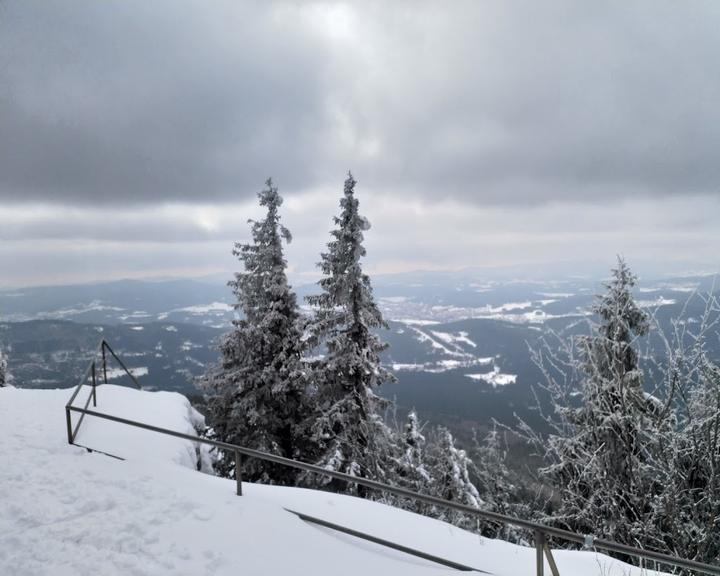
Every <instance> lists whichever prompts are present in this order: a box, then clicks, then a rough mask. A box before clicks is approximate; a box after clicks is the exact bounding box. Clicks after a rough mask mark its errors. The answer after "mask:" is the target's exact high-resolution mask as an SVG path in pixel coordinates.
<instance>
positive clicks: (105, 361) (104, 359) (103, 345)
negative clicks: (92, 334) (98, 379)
mask: <svg viewBox="0 0 720 576" xmlns="http://www.w3.org/2000/svg"><path fill="white" fill-rule="evenodd" d="M105 346H107V344H106V343H105V340H103V341H102V344H101V345H100V348H101V349H102V360H103V383H104V384H107V357H106V356H105Z"/></svg>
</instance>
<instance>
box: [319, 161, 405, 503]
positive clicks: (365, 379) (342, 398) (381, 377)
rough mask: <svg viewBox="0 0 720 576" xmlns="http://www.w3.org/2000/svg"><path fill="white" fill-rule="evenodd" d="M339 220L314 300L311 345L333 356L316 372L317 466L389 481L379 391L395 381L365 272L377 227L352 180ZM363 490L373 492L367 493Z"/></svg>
mask: <svg viewBox="0 0 720 576" xmlns="http://www.w3.org/2000/svg"><path fill="white" fill-rule="evenodd" d="M334 222H335V226H336V228H335V229H334V230H333V231H332V232H331V234H332V240H331V241H330V242H329V243H328V250H327V252H325V253H323V254H322V255H321V261H320V263H319V267H320V269H321V270H322V273H323V278H322V279H321V280H320V281H319V286H320V288H321V292H320V294H317V295H313V296H309V297H308V298H307V301H308V303H309V304H311V305H312V306H313V307H314V317H313V319H312V321H311V323H310V327H309V334H310V342H311V343H312V344H313V345H317V346H323V347H324V349H325V351H326V354H325V355H324V357H323V358H322V359H321V360H318V361H316V362H315V365H314V370H313V375H314V376H313V377H314V380H315V382H314V384H315V386H316V387H317V401H318V409H319V414H318V417H317V419H316V421H315V423H314V425H313V438H314V440H315V441H316V442H317V443H318V444H320V445H321V446H322V450H321V454H320V457H319V458H318V459H317V463H318V464H319V465H321V466H324V467H326V468H328V469H332V470H336V471H341V472H346V473H348V474H352V475H354V476H360V477H364V478H372V479H376V480H387V479H388V474H389V470H388V466H389V464H388V462H387V459H386V458H385V455H387V454H388V453H390V452H391V449H390V447H389V443H391V440H392V438H391V436H392V435H391V431H390V429H389V428H388V427H387V426H386V425H385V423H384V421H383V419H382V418H381V417H380V415H379V412H380V411H381V409H382V407H383V405H384V404H385V403H384V402H383V401H382V400H381V399H380V398H379V397H378V396H377V395H376V394H375V389H377V387H378V386H380V385H381V384H382V383H383V382H387V381H391V380H392V379H393V377H392V375H391V374H390V372H389V371H388V370H386V369H385V368H384V367H383V366H382V364H381V362H380V353H381V352H382V351H383V350H384V349H385V348H386V344H384V343H383V342H382V341H381V340H380V339H379V338H378V336H377V335H376V334H375V332H374V330H375V329H377V328H384V327H386V326H387V325H386V324H385V321H384V320H383V317H382V314H381V313H380V310H379V308H378V306H377V304H376V303H375V300H374V297H373V291H372V286H371V284H370V278H369V277H368V276H367V275H366V274H364V273H363V269H362V263H361V259H362V258H363V257H364V256H365V248H364V246H363V240H364V237H363V233H364V232H365V231H367V230H368V229H369V228H370V224H369V222H368V221H367V220H366V219H365V218H364V217H363V216H361V215H360V213H359V211H358V200H357V198H356V197H355V179H354V178H353V177H352V174H348V178H347V179H346V180H345V187H344V193H343V197H342V199H341V200H340V216H338V217H335V218H334ZM321 482H322V480H321ZM338 488H340V486H338ZM357 491H358V493H359V494H360V495H365V493H366V491H365V490H364V489H363V488H362V487H360V488H358V490H357Z"/></svg>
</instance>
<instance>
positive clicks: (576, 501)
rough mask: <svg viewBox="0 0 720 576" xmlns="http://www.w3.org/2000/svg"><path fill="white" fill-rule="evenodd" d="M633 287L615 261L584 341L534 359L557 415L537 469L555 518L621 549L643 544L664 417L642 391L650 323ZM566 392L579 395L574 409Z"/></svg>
mask: <svg viewBox="0 0 720 576" xmlns="http://www.w3.org/2000/svg"><path fill="white" fill-rule="evenodd" d="M635 281H636V279H635V276H634V275H633V274H632V273H631V272H630V270H629V268H628V266H627V265H626V264H625V262H624V261H623V260H622V259H621V258H619V259H618V266H617V268H615V269H614V270H613V271H612V280H611V281H610V282H609V283H608V284H607V285H606V293H605V294H603V295H599V296H598V297H597V301H596V303H595V305H594V307H593V312H594V314H595V315H596V317H597V318H598V321H597V324H593V325H592V326H591V329H590V335H589V336H584V337H580V338H579V339H576V340H575V341H574V342H573V343H571V344H569V345H568V347H567V348H566V349H565V351H566V352H567V354H566V355H565V356H564V357H560V356H559V355H553V353H552V352H550V353H546V352H547V350H540V351H539V352H537V353H536V360H537V361H538V364H539V365H540V367H541V368H542V369H543V370H544V372H545V374H546V377H547V378H548V390H549V391H550V393H551V396H552V400H553V403H554V412H555V416H556V419H555V420H553V421H551V424H552V425H553V427H554V432H555V433H554V434H552V435H551V436H550V437H549V438H548V439H547V445H546V449H547V454H546V457H547V458H548V460H549V462H550V464H549V466H547V467H546V468H544V469H543V470H541V472H542V474H543V475H544V477H545V479H546V480H547V481H549V482H550V484H551V485H552V486H553V487H554V488H555V489H556V491H557V493H558V495H559V496H560V499H561V504H560V506H559V509H557V510H556V511H555V512H554V514H553V515H554V518H555V520H556V522H558V523H559V524H561V525H563V526H565V527H567V528H569V529H571V530H575V531H579V532H581V533H593V534H595V535H596V536H601V537H605V538H609V539H613V540H616V541H619V542H624V543H628V544H630V543H638V542H645V541H647V535H646V531H647V530H648V526H649V519H650V517H651V514H652V495H653V494H654V493H657V490H658V486H657V483H658V481H657V478H656V475H655V474H654V470H653V467H654V463H655V460H656V457H657V454H658V450H659V445H658V444H659V440H660V438H661V434H660V428H661V426H662V423H661V419H662V413H663V411H662V405H661V404H660V403H659V402H658V401H657V400H656V399H655V398H654V397H650V396H649V395H647V394H645V392H644V390H643V372H642V371H641V369H640V367H639V363H638V352H637V342H636V341H637V339H638V338H639V337H642V336H645V335H646V334H647V333H648V330H649V322H648V317H647V315H646V314H645V313H644V312H643V311H642V310H641V309H640V308H639V307H638V305H637V303H636V302H635V300H634V298H633V294H632V288H633V286H634V285H635ZM575 345H577V348H574V346H575ZM563 372H565V376H566V374H567V372H570V373H571V375H572V378H570V380H571V382H570V384H571V386H570V389H569V388H568V386H567V384H568V380H564V381H562V382H558V380H557V379H558V377H559V375H560V374H561V373H563ZM573 379H576V381H574V382H572V380H573ZM572 388H575V389H577V390H579V405H578V402H577V401H575V399H574V398H573V393H572Z"/></svg>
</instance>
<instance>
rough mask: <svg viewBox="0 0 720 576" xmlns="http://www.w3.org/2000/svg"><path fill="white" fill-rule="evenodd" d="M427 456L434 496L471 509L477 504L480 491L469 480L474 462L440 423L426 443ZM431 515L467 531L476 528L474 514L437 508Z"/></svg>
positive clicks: (476, 522) (476, 506)
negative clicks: (427, 444)
mask: <svg viewBox="0 0 720 576" xmlns="http://www.w3.org/2000/svg"><path fill="white" fill-rule="evenodd" d="M427 459H428V471H429V475H430V478H431V479H432V484H431V493H432V495H433V496H437V497H438V498H443V499H444V500H450V501H452V502H457V503H459V504H465V505H466V506H472V507H473V508H479V507H480V505H481V503H482V500H481V499H480V494H479V493H478V491H477V488H476V487H475V485H474V484H473V482H472V480H471V479H470V470H471V468H472V466H473V463H472V461H471V460H470V458H469V457H468V455H467V453H466V452H465V450H462V449H460V448H458V447H457V446H456V445H455V439H454V438H453V435H452V434H451V432H450V430H448V429H447V428H445V427H442V426H439V427H438V428H437V429H436V430H435V432H434V437H433V440H432V442H431V443H430V444H429V446H428V454H427ZM433 516H435V517H436V518H439V519H441V520H445V521H446V522H450V523H451V524H455V525H456V526H459V527H461V528H465V529H468V530H475V529H477V527H478V521H477V518H476V517H475V516H470V515H468V514H463V513H462V512H458V511H455V510H450V509H446V508H443V509H437V510H434V512H433Z"/></svg>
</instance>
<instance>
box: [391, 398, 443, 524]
mask: <svg viewBox="0 0 720 576" xmlns="http://www.w3.org/2000/svg"><path fill="white" fill-rule="evenodd" d="M395 436H396V438H397V439H396V451H397V456H396V457H395V466H394V471H393V477H392V478H391V481H392V482H393V483H394V484H395V485H397V486H400V487H402V488H407V489H408V490H412V491H414V492H419V493H420V494H430V492H431V487H432V478H431V477H430V472H429V471H428V468H427V463H426V444H427V442H426V440H425V436H424V435H423V433H422V426H421V424H420V421H419V419H418V416H417V412H415V410H411V411H410V412H409V413H408V415H407V418H406V420H405V424H404V425H403V426H402V428H401V429H400V430H397V431H396V432H395ZM386 502H387V503H388V504H393V505H395V506H397V507H400V508H404V509H405V510H411V511H413V512H417V513H418V514H431V512H432V508H431V507H430V506H428V505H427V504H424V503H422V502H417V501H415V500H412V499H408V498H401V497H387V498H386Z"/></svg>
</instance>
